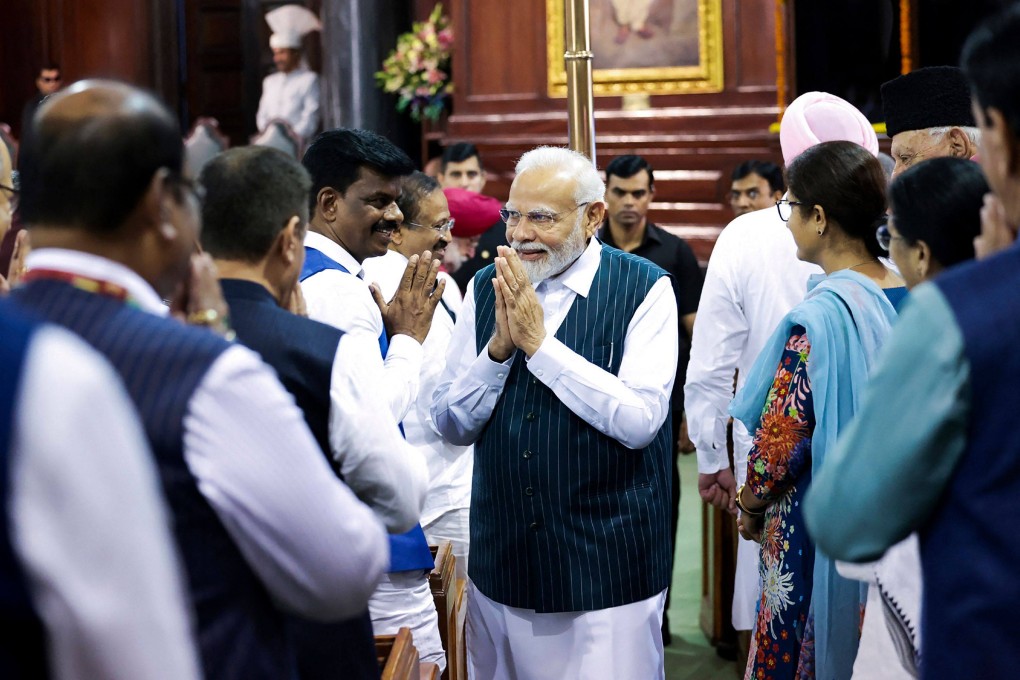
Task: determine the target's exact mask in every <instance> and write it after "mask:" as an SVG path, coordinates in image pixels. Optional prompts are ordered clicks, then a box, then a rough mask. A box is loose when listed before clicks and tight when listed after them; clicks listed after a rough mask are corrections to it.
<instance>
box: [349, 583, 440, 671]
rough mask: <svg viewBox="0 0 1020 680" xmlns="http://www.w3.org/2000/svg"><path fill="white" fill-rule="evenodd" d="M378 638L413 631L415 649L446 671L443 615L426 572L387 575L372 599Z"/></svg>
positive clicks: (369, 602) (373, 622)
mask: <svg viewBox="0 0 1020 680" xmlns="http://www.w3.org/2000/svg"><path fill="white" fill-rule="evenodd" d="M368 613H369V615H370V616H371V617H372V633H373V634H374V635H396V634H397V631H398V630H399V629H401V628H410V629H411V637H413V638H414V646H415V649H417V650H418V657H419V658H420V659H421V660H422V661H429V662H432V663H434V664H437V665H438V666H439V672H440V673H442V672H443V671H444V670H445V669H446V652H445V651H444V650H443V641H442V640H441V639H440V637H439V615H438V614H437V613H436V604H435V600H433V599H432V591H431V590H430V589H429V578H428V574H427V573H426V572H424V571H398V572H393V573H389V574H383V577H382V580H381V581H379V585H378V586H377V587H376V589H375V592H374V593H372V597H371V598H369V600H368Z"/></svg>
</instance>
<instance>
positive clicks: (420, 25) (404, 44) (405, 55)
mask: <svg viewBox="0 0 1020 680" xmlns="http://www.w3.org/2000/svg"><path fill="white" fill-rule="evenodd" d="M411 29H412V30H411V32H409V33H404V34H403V35H401V36H400V37H399V38H397V47H396V48H395V49H394V50H393V51H392V52H391V53H390V55H389V56H388V57H386V60H385V61H384V62H383V64H382V67H383V70H381V71H379V72H377V73H376V74H375V79H376V82H377V83H378V85H379V87H381V88H382V89H383V91H384V92H394V93H396V94H397V95H398V96H399V101H398V102H397V111H401V112H403V111H410V114H411V118H413V119H414V120H416V121H420V120H422V119H425V118H427V119H428V120H431V121H436V120H438V119H439V116H440V115H441V114H442V112H443V106H444V105H445V103H446V99H447V97H449V96H450V93H451V92H453V83H451V82H449V80H450V74H449V64H450V48H451V47H452V46H453V29H451V28H450V26H449V19H448V18H447V17H445V16H443V5H442V3H439V4H437V5H436V7H435V9H434V10H432V14H430V15H429V18H428V21H424V22H422V21H416V22H415V23H414V25H413V26H412V27H411Z"/></svg>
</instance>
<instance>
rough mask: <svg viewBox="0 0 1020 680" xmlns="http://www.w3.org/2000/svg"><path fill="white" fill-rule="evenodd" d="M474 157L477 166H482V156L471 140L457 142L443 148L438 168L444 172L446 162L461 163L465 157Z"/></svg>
mask: <svg viewBox="0 0 1020 680" xmlns="http://www.w3.org/2000/svg"><path fill="white" fill-rule="evenodd" d="M471 157H474V158H477V159H478V167H479V168H481V167H482V156H481V154H479V153H478V148H477V147H476V146H475V145H474V144H472V143H471V142H457V143H456V144H451V145H450V146H448V147H446V148H445V149H443V158H442V161H441V163H440V169H441V170H442V172H444V173H445V172H446V166H447V164H448V163H463V162H464V161H466V160H467V159H469V158H471Z"/></svg>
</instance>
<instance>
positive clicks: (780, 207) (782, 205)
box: [776, 198, 807, 222]
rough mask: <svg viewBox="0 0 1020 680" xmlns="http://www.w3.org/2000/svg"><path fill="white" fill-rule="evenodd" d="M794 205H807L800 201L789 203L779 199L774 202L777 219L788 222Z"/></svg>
mask: <svg viewBox="0 0 1020 680" xmlns="http://www.w3.org/2000/svg"><path fill="white" fill-rule="evenodd" d="M795 205H807V203H803V202H801V201H789V200H787V199H785V198H781V199H779V200H778V201H776V210H777V211H778V212H779V219H781V220H782V221H784V222H789V221H790V216H791V215H793V206H795Z"/></svg>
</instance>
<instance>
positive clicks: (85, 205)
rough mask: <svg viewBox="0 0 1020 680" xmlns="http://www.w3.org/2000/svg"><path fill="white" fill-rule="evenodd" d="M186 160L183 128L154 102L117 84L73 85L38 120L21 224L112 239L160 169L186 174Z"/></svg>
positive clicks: (27, 153)
mask: <svg viewBox="0 0 1020 680" xmlns="http://www.w3.org/2000/svg"><path fill="white" fill-rule="evenodd" d="M182 158H183V146H182V142H181V135H180V130H179V128H178V126H177V123H176V121H175V120H174V118H173V116H172V115H171V114H170V112H169V111H167V109H166V108H165V107H164V106H163V105H162V104H161V103H160V102H159V101H157V100H156V99H155V98H154V97H152V96H151V95H149V94H147V93H145V92H142V91H141V90H138V89H136V88H133V87H131V86H129V85H125V84H122V83H117V82H113V81H104V80H87V81H81V82H78V83H75V84H74V85H72V86H71V87H69V88H67V89H66V90H64V91H62V92H59V93H57V94H55V95H53V96H52V97H51V98H50V99H48V100H47V101H46V103H45V104H43V105H42V106H41V107H40V109H39V111H38V112H37V113H36V116H35V118H34V119H33V122H32V134H31V135H29V136H28V139H27V142H26V145H25V149H24V150H23V155H22V161H21V170H22V175H21V176H22V194H21V211H22V215H23V218H24V220H25V222H26V223H28V224H30V225H32V226H38V227H43V228H45V227H47V226H59V227H75V228H80V229H85V230H88V231H90V232H96V233H101V232H107V233H109V232H114V231H116V230H118V229H119V228H120V227H121V226H122V224H123V223H124V221H125V220H126V219H127V217H128V216H129V215H130V214H131V212H132V211H133V210H134V208H135V207H136V206H137V205H138V203H139V201H141V199H142V197H143V196H144V195H145V192H146V190H147V189H148V187H149V185H150V183H151V182H152V179H153V177H154V176H155V175H156V174H157V173H158V172H159V171H160V170H161V169H162V170H165V171H166V173H167V175H168V176H169V177H170V178H175V177H177V176H179V175H180V172H181V163H182Z"/></svg>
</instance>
